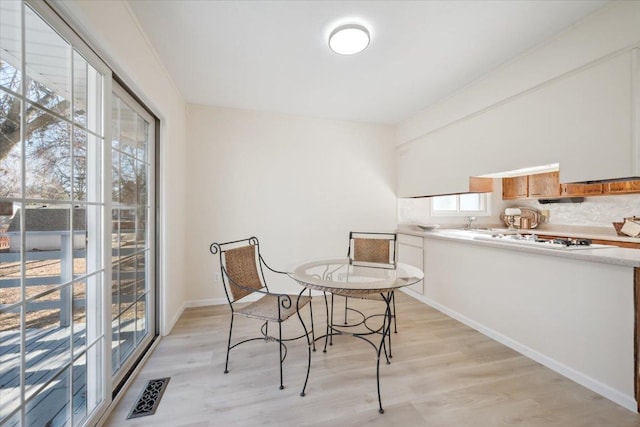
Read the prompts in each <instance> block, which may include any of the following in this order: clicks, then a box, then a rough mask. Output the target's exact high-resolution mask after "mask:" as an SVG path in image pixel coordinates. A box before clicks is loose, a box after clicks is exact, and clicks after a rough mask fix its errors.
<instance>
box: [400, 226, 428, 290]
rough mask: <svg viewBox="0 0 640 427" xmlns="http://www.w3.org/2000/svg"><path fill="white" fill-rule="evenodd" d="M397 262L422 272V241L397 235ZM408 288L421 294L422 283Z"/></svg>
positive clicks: (421, 239)
mask: <svg viewBox="0 0 640 427" xmlns="http://www.w3.org/2000/svg"><path fill="white" fill-rule="evenodd" d="M398 261H399V262H403V263H405V264H409V265H412V266H414V267H417V268H419V269H420V270H423V271H424V239H423V238H422V237H418V236H412V235H410V234H398ZM408 288H409V289H411V290H412V291H414V292H418V293H419V294H422V292H423V291H424V281H423V280H421V281H419V282H418V283H414V284H413V285H410V286H409V287H408Z"/></svg>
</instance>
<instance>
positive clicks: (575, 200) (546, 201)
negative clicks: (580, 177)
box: [538, 197, 584, 205]
mask: <svg viewBox="0 0 640 427" xmlns="http://www.w3.org/2000/svg"><path fill="white" fill-rule="evenodd" d="M582 202H584V197H559V198H557V199H538V203H540V204H541V205H548V204H550V203H582Z"/></svg>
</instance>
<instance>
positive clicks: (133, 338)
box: [111, 85, 155, 384]
mask: <svg viewBox="0 0 640 427" xmlns="http://www.w3.org/2000/svg"><path fill="white" fill-rule="evenodd" d="M111 117H112V123H111V129H112V132H113V134H112V141H111V152H112V161H111V166H112V172H111V177H112V183H111V192H112V197H113V203H112V217H111V218H112V221H113V224H112V227H111V229H112V248H113V249H112V284H111V290H112V295H111V297H112V301H111V307H112V316H113V319H112V337H113V338H112V339H113V342H112V355H111V361H112V367H111V370H112V373H113V382H114V384H118V383H119V382H120V381H122V379H123V378H124V375H125V374H126V373H127V371H128V370H129V368H130V366H131V365H132V363H133V362H134V361H135V360H136V359H137V358H138V357H139V356H140V354H141V352H142V351H144V349H145V348H146V346H147V345H148V344H149V343H150V342H151V339H153V334H151V333H150V331H149V327H148V325H151V324H154V323H155V320H154V315H155V313H154V311H153V304H148V301H154V297H155V293H154V277H153V262H151V261H152V259H153V256H154V255H153V254H154V239H153V237H154V236H153V234H152V233H150V231H151V230H153V223H151V224H149V220H150V219H151V217H150V215H149V212H150V210H151V206H152V204H153V201H154V198H153V194H154V193H153V191H154V186H153V182H154V181H153V179H150V178H151V177H150V176H149V175H150V173H151V171H152V167H151V164H150V162H149V159H153V158H154V152H153V147H154V141H155V136H154V126H153V123H154V122H153V117H152V116H150V115H149V114H148V113H147V112H146V111H145V110H144V109H143V108H142V107H141V106H140V105H139V104H138V103H137V102H136V101H135V100H133V99H132V98H131V97H130V96H129V95H128V94H127V93H126V92H125V91H124V90H123V89H122V88H120V87H118V86H115V85H114V92H113V97H112V103H111Z"/></svg>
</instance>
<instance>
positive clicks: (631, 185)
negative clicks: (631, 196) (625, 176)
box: [605, 180, 640, 194]
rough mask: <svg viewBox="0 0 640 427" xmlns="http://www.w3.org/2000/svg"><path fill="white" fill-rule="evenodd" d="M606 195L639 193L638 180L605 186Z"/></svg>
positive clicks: (639, 182) (639, 185)
mask: <svg viewBox="0 0 640 427" xmlns="http://www.w3.org/2000/svg"><path fill="white" fill-rule="evenodd" d="M605 193H606V194H624V193H640V180H633V181H618V182H609V183H607V184H605Z"/></svg>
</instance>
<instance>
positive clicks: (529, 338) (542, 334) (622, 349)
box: [399, 226, 640, 411]
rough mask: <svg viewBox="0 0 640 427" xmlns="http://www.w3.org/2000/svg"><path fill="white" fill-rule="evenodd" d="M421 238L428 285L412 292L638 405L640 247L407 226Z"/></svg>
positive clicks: (407, 233) (410, 235) (404, 230)
mask: <svg viewBox="0 0 640 427" xmlns="http://www.w3.org/2000/svg"><path fill="white" fill-rule="evenodd" d="M399 233H400V236H399V258H400V259H401V260H402V259H403V249H405V246H407V245H403V241H406V240H403V239H412V244H413V245H414V247H415V245H416V239H417V238H418V239H417V240H420V238H421V239H422V243H423V248H422V250H423V260H422V262H423V265H422V266H421V267H422V268H423V269H424V272H425V275H424V284H423V291H422V292H419V290H418V291H416V288H415V287H414V288H413V289H411V290H408V291H407V292H408V293H411V295H413V296H415V297H416V298H417V299H419V300H421V301H423V302H425V303H427V304H428V305H430V306H432V307H434V308H436V309H438V310H440V311H442V312H443V313H445V314H447V315H449V316H451V317H453V318H455V319H457V320H459V321H461V322H463V323H465V324H466V325H468V326H470V327H472V328H474V329H476V330H478V331H480V332H482V333H484V334H485V335H487V336H489V337H491V338H493V339H495V340H497V341H499V342H501V343H503V344H505V345H507V346H509V347H511V348H513V349H515V350H517V351H519V352H520V353H522V354H524V355H526V356H528V357H530V358H532V359H534V360H536V361H538V362H539V363H541V364H543V365H545V366H547V367H549V368H551V369H553V370H555V371H557V372H559V373H561V374H562V375H565V376H566V377H568V378H570V379H572V380H574V381H576V382H578V383H580V384H582V385H583V386H585V387H587V388H589V389H591V390H593V391H595V392H597V393H599V394H601V395H603V396H605V397H607V398H609V399H611V400H612V401H614V402H616V403H618V404H620V405H622V406H624V407H626V408H628V409H630V410H633V411H636V410H637V408H638V406H637V401H638V386H637V383H638V375H637V372H638V360H637V356H636V353H637V352H636V345H637V344H636V342H637V339H636V337H637V334H638V328H637V321H638V320H637V319H638V315H637V307H638V300H637V299H638V292H637V288H638V287H639V286H640V250H638V249H626V248H619V247H609V248H605V247H602V248H597V249H583V250H562V249H547V248H544V247H533V246H527V245H514V244H511V243H504V242H500V241H491V240H489V239H485V238H480V239H476V237H478V236H479V233H473V232H466V231H464V230H437V231H427V232H422V231H418V229H417V228H415V227H412V226H401V227H400V229H399Z"/></svg>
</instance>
